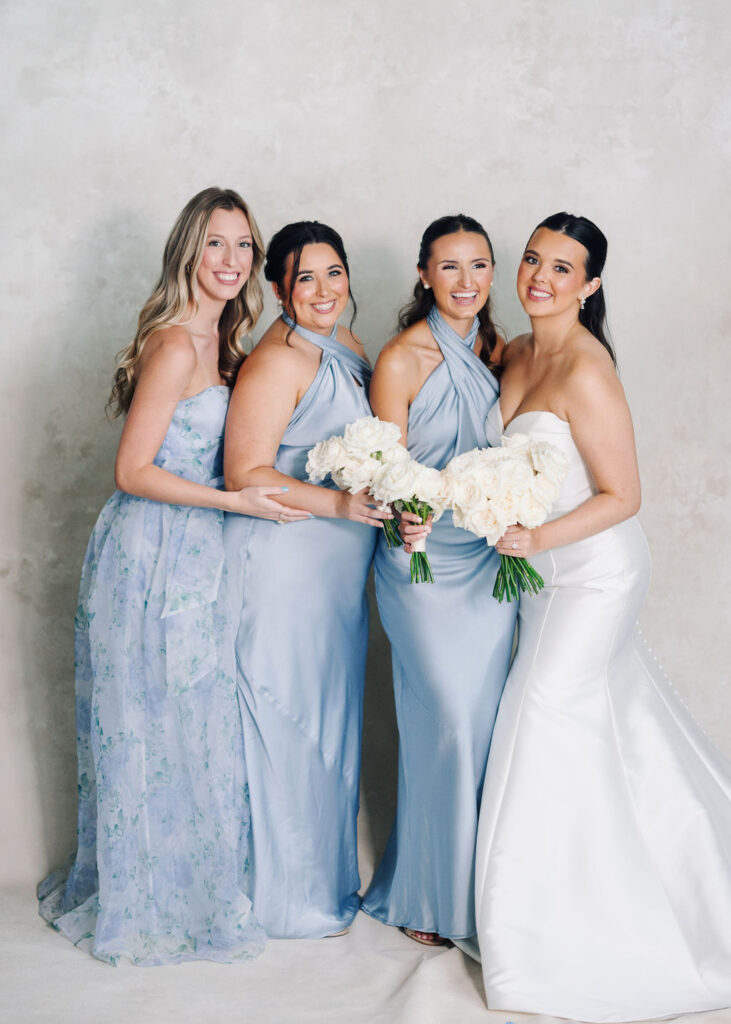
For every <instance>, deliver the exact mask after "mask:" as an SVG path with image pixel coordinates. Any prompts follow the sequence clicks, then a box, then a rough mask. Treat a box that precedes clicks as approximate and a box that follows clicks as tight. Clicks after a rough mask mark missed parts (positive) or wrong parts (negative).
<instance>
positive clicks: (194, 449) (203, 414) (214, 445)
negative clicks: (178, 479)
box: [154, 384, 229, 484]
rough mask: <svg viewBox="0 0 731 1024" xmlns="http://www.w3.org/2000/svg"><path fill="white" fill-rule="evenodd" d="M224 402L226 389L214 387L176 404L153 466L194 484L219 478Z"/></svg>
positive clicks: (226, 399) (226, 395)
mask: <svg viewBox="0 0 731 1024" xmlns="http://www.w3.org/2000/svg"><path fill="white" fill-rule="evenodd" d="M228 400H229V389H228V388H227V387H226V385H225V384H214V385H213V386H212V387H210V388H206V389H205V390H204V391H199V392H198V394H197V395H191V397H190V398H184V399H182V401H180V402H178V404H177V406H176V407H175V412H174V413H173V418H172V420H171V421H170V426H169V427H168V432H167V434H166V435H165V440H164V441H163V443H162V445H161V446H160V450H159V451H158V453H157V455H156V456H155V459H154V462H155V465H156V466H160V467H161V468H162V469H166V470H168V472H170V473H175V474H176V476H182V477H185V479H186V480H193V481H195V482H196V483H201V484H210V483H211V481H213V480H216V479H218V478H220V477H221V476H222V474H223V428H224V424H225V422H226V410H227V409H228Z"/></svg>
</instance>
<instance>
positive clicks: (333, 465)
mask: <svg viewBox="0 0 731 1024" xmlns="http://www.w3.org/2000/svg"><path fill="white" fill-rule="evenodd" d="M400 437H401V431H400V430H399V428H398V427H397V426H396V424H395V423H389V422H387V421H384V420H379V419H378V417H377V416H363V417H362V418H361V419H359V420H355V421H354V422H353V423H349V424H348V425H347V427H346V428H345V430H344V431H343V434H342V436H341V435H339V434H336V435H334V436H333V437H329V438H327V439H326V440H325V441H320V442H318V444H316V445H315V447H314V448H312V449H310V452H309V454H308V457H307V466H306V472H307V477H308V479H309V480H310V482H311V483H318V482H319V481H320V480H324V479H325V477H326V476H328V475H329V476H330V477H332V480H333V482H334V483H335V484H336V485H337V486H338V487H339V488H340V489H341V490H342V491H350V493H351V494H357V493H358V491H362V490H363V489H364V488H368V490H369V491H370V493H371V494H373V484H374V480H375V478H376V476H377V474H378V472H379V471H381V470H384V469H389V468H393V467H396V466H403V465H408V464H409V463H410V462H411V458H410V456H409V453H408V451H407V450H406V448H404V446H403V445H402V444H400V443H399V438H400ZM377 500H379V501H380V500H381V499H377ZM386 503H387V502H382V504H386ZM383 529H384V532H385V535H386V541H387V543H388V546H389V547H400V545H401V544H403V541H402V540H401V537H400V536H399V533H398V529H397V527H396V524H395V523H394V522H392V521H391V520H389V519H385V520H384V521H383Z"/></svg>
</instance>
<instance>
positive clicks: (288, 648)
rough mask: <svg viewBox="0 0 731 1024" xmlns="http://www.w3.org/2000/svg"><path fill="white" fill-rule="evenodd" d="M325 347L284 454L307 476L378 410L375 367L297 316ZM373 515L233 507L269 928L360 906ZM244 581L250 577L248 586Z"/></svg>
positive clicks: (244, 698)
mask: <svg viewBox="0 0 731 1024" xmlns="http://www.w3.org/2000/svg"><path fill="white" fill-rule="evenodd" d="M296 330H297V333H298V334H300V335H301V336H302V337H304V338H306V340H307V341H310V342H311V343H312V344H313V345H317V346H318V348H320V349H322V360H321V362H320V366H319V369H318V371H317V374H316V376H315V379H314V380H313V382H312V384H311V385H310V387H309V388H308V389H307V391H306V392H305V394H304V396H303V397H302V400H301V401H300V403H299V405H298V406H297V407H296V409H295V411H294V414H293V415H292V418H291V420H290V422H289V425H288V426H287V429H286V431H285V434H284V437H283V439H282V443H281V445H280V447H279V451H278V452H277V457H276V460H275V463H274V465H275V468H276V469H278V470H279V471H280V472H281V473H286V474H287V475H289V476H292V477H295V478H296V479H298V480H306V473H305V464H306V461H307V453H308V452H309V450H310V449H311V448H312V447H313V445H315V444H316V443H317V442H318V441H321V440H323V438H326V437H330V436H331V435H332V434H342V432H343V429H344V428H345V426H346V424H348V423H350V422H352V421H353V420H355V419H358V418H359V417H361V416H365V415H369V413H370V409H369V406H368V399H367V393H366V387H367V384H368V381H369V379H370V367H369V366H368V364H367V363H366V362H365V360H363V359H361V358H360V357H359V356H357V355H356V354H355V353H353V352H352V351H351V350H350V349H348V348H346V347H345V346H344V345H341V344H340V343H339V342H338V341H337V340H336V334H335V330H336V328H335V329H334V330H333V333H332V335H331V336H330V337H325V336H323V335H320V334H315V333H314V332H311V331H308V330H305V329H303V328H301V327H299V326H298V327H297V328H296ZM377 535H378V534H377V531H376V530H375V529H374V528H373V527H369V526H366V525H364V524H360V523H354V522H350V521H349V520H345V519H325V518H316V519H310V520H305V521H302V522H298V523H288V524H286V525H284V526H279V525H278V524H277V523H276V522H270V521H266V520H262V519H251V518H249V517H248V516H235V515H227V516H226V522H225V528H224V542H225V547H226V561H227V566H228V571H229V577H230V579H231V581H232V587H231V595H232V616H233V619H234V622H235V624H237V626H238V636H237V640H236V653H237V660H238V680H239V696H240V701H241V713H242V717H243V721H244V733H245V744H246V762H247V770H248V775H249V787H250V790H249V792H250V799H251V818H252V859H251V869H252V880H253V892H252V900H253V903H254V907H255V908H256V913H257V916H259V915H261V917H260V920H261V923H262V925H263V926H264V928H265V929H266V932H267V934H268V935H270V936H272V937H278V938H301V937H309V938H317V937H320V936H324V935H329V934H331V933H332V932H336V931H340V930H341V929H342V928H345V927H347V926H348V925H349V924H350V922H351V921H352V919H353V917H354V916H355V914H356V913H357V911H358V907H359V905H360V897H359V896H358V889H359V887H360V878H359V875H358V863H357V847H356V817H357V814H358V782H359V774H360V748H361V726H362V705H363V683H364V674H365V658H366V645H367V635H368V606H367V602H366V594H365V584H366V578H367V576H368V571H369V568H370V565H371V562H372V559H373V554H374V551H375V546H376V541H377ZM237 584H238V586H237Z"/></svg>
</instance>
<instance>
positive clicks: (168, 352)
mask: <svg viewBox="0 0 731 1024" xmlns="http://www.w3.org/2000/svg"><path fill="white" fill-rule="evenodd" d="M153 359H154V360H155V362H158V361H160V360H164V361H165V363H166V364H168V365H169V364H171V363H174V364H175V366H176V367H179V368H181V369H182V368H184V367H186V366H189V367H190V369H191V372H192V371H193V369H195V366H196V365H197V363H198V352H197V351H196V347H195V345H194V344H193V339H192V338H191V336H190V334H189V333H188V331H187V329H186V328H185V327H182V326H181V325H180V324H172V325H171V326H170V327H161V328H160V329H159V330H157V331H153V333H152V334H151V335H150V337H149V338H148V339H147V341H146V342H145V346H144V348H143V350H142V355H141V357H140V364H141V366H142V367H144V366H145V365H146V364H147V363H149V362H151V361H152V360H153Z"/></svg>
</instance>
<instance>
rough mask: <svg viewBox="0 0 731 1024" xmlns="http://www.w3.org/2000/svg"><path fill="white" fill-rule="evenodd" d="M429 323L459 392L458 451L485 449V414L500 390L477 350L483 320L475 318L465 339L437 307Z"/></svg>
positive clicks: (427, 319) (432, 312) (430, 312)
mask: <svg viewBox="0 0 731 1024" xmlns="http://www.w3.org/2000/svg"><path fill="white" fill-rule="evenodd" d="M426 322H427V324H428V325H429V330H430V331H431V332H432V334H433V336H434V340H435V341H436V343H437V345H438V346H439V350H440V351H441V353H442V355H443V356H444V362H445V364H446V367H447V372H448V373H449V376H450V378H451V380H452V384H453V386H454V389H455V392H456V394H457V401H458V405H459V428H458V436H457V442H456V454H460V453H461V452H465V451H469V449H470V448H484V447H485V445H486V444H487V435H486V433H485V417H486V415H487V413H488V411H489V409H490V407H491V406H492V405H493V403H494V402H496V401H497V398H498V394H499V390H500V389H499V387H498V382H497V380H496V379H495V377H494V376H493V374H492V373H491V372H490V371H489V370H488V368H487V367H486V366H485V364H484V363H483V361H482V360H481V359H480V358H479V356H476V355H475V353H474V350H473V346H474V344H475V341H476V339H477V332H478V330H479V326H480V324H479V321H478V319H477V317H475V319H474V320H473V321H472V325H471V326H470V329H469V331H468V333H467V336H466V337H465V338H463V337H461V336H460V335H459V334H458V333H457V332H456V331H455V330H454V328H453V327H450V326H449V324H448V323H447V322H446V320H445V319H444V317H443V316H442V315H441V313H440V312H439V310H438V309H437V307H436V306H432V308H431V309H430V310H429V313H428V315H427V318H426Z"/></svg>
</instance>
